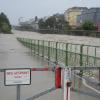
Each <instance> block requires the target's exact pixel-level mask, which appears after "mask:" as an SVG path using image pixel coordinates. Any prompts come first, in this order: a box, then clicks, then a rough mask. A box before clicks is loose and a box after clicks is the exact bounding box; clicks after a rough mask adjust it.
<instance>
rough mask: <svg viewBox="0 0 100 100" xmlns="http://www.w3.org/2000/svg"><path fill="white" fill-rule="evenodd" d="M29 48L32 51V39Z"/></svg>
mask: <svg viewBox="0 0 100 100" xmlns="http://www.w3.org/2000/svg"><path fill="white" fill-rule="evenodd" d="M30 48H31V50H32V39H30Z"/></svg>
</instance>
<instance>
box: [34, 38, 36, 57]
mask: <svg viewBox="0 0 100 100" xmlns="http://www.w3.org/2000/svg"><path fill="white" fill-rule="evenodd" d="M35 41H36V40H34V55H35V48H36V47H35Z"/></svg>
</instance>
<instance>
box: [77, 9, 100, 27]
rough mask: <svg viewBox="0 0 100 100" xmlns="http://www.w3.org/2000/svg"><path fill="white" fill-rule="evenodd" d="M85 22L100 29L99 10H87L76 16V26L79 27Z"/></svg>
mask: <svg viewBox="0 0 100 100" xmlns="http://www.w3.org/2000/svg"><path fill="white" fill-rule="evenodd" d="M85 21H91V22H93V23H94V25H96V26H97V27H98V26H99V28H100V8H90V9H87V10H86V11H83V12H82V13H81V14H80V15H78V16H77V26H80V25H81V24H82V23H84V22H85Z"/></svg>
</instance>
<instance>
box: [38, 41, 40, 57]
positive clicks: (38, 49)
mask: <svg viewBox="0 0 100 100" xmlns="http://www.w3.org/2000/svg"><path fill="white" fill-rule="evenodd" d="M39 42H40V41H39V40H38V55H40V54H39V53H40V52H39V49H40V45H39Z"/></svg>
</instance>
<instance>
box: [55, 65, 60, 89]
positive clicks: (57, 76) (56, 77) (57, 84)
mask: <svg viewBox="0 0 100 100" xmlns="http://www.w3.org/2000/svg"><path fill="white" fill-rule="evenodd" d="M55 87H56V88H61V68H60V67H56V70H55Z"/></svg>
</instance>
